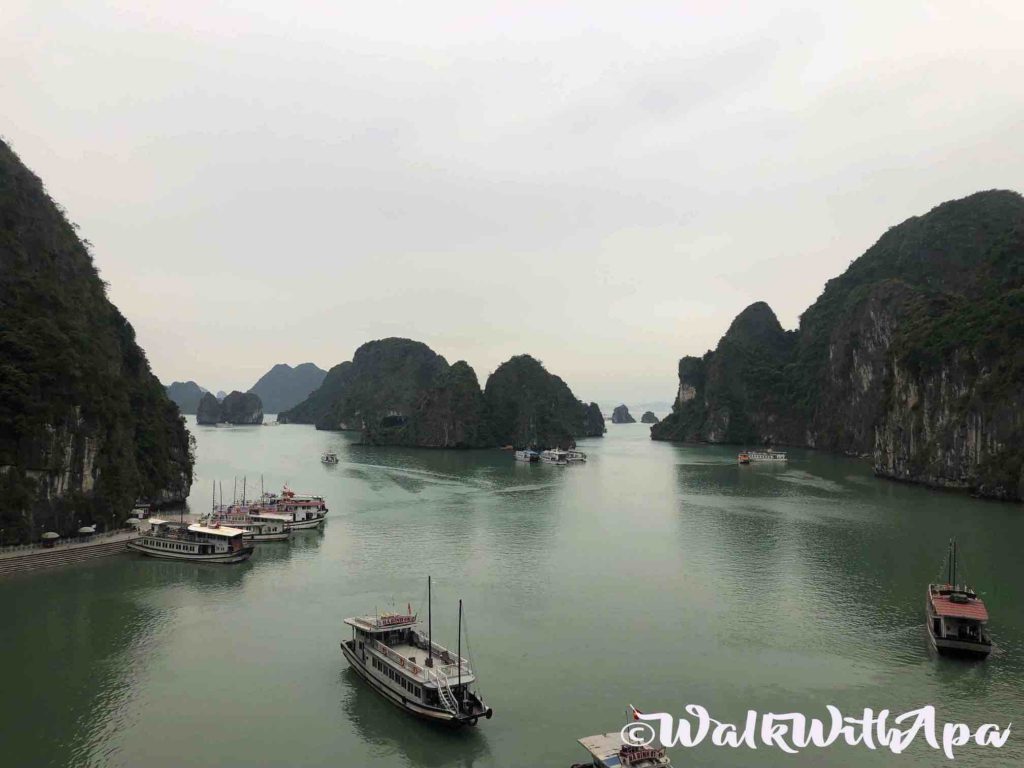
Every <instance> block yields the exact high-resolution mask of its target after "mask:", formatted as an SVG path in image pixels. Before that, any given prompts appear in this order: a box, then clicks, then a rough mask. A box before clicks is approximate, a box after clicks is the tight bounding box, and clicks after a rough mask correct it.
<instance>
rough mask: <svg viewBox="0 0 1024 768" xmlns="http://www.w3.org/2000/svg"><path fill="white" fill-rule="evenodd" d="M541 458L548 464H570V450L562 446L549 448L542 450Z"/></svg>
mask: <svg viewBox="0 0 1024 768" xmlns="http://www.w3.org/2000/svg"><path fill="white" fill-rule="evenodd" d="M540 460H541V461H543V462H545V463H546V464H568V463H569V452H568V451H563V450H562V449H561V448H549V449H548V450H546V451H541V452H540Z"/></svg>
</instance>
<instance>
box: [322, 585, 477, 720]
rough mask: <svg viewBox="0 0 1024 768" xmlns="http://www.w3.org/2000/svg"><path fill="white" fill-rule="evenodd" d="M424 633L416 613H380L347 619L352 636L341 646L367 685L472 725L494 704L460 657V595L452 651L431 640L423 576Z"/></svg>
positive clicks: (407, 706) (428, 714)
mask: <svg viewBox="0 0 1024 768" xmlns="http://www.w3.org/2000/svg"><path fill="white" fill-rule="evenodd" d="M427 584H428V586H427V606H428V607H427V633H426V635H424V634H423V633H422V632H421V631H419V629H418V628H417V622H416V614H414V613H413V612H412V608H411V606H410V608H409V612H408V613H407V614H403V613H384V614H378V615H374V616H356V617H352V618H348V619H345V623H346V624H347V625H349V626H350V627H351V628H352V639H350V640H343V641H342V643H341V651H342V653H343V654H344V655H345V659H346V660H347V661H348V663H349V665H350V666H351V667H352V669H354V670H355V671H356V673H358V674H359V676H360V677H362V678H363V679H364V680H365V681H366V682H367V683H368V684H369V685H370V687H371V688H373V689H374V690H375V691H376V692H377V693H379V694H380V695H381V696H383V697H384V698H385V699H387V700H388V701H390V702H391V703H392V704H395V705H397V706H399V707H401V708H402V709H404V710H405V711H407V712H411V713H412V714H414V715H418V716H420V717H423V718H425V719H428V720H433V721H437V722H444V723H451V724H453V725H476V723H477V721H478V720H479V719H480V718H481V717H483V718H486V719H490V717H491V715H492V714H494V712H493V710H492V709H491V708H490V707H488V706H487V705H486V704H484V702H483V700H482V699H481V698H480V696H479V695H478V694H477V693H475V692H474V690H473V684H474V683H475V682H476V675H475V674H474V673H473V670H472V669H471V668H470V666H469V663H468V661H467V660H466V659H464V658H463V657H462V601H461V600H460V601H459V648H458V653H452V652H451V651H449V650H448V649H447V648H444V647H443V646H440V645H438V644H437V643H435V642H433V640H432V638H431V623H430V608H429V606H430V586H429V580H428V582H427Z"/></svg>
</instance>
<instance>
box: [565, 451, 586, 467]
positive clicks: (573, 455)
mask: <svg viewBox="0 0 1024 768" xmlns="http://www.w3.org/2000/svg"><path fill="white" fill-rule="evenodd" d="M565 460H566V461H568V462H569V463H570V464H573V463H579V462H584V461H586V460H587V454H585V453H584V452H583V451H566V455H565Z"/></svg>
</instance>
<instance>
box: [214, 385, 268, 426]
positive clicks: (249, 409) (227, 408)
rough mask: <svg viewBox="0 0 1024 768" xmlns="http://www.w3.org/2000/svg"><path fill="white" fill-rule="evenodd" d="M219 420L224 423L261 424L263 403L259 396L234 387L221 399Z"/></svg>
mask: <svg viewBox="0 0 1024 768" xmlns="http://www.w3.org/2000/svg"><path fill="white" fill-rule="evenodd" d="M220 420H221V421H223V422H224V423H226V424H262V423H263V403H262V402H261V401H260V396H259V395H257V394H255V393H254V392H239V391H238V390H237V389H236V390H235V391H233V392H232V393H231V394H229V395H227V396H226V397H225V398H224V399H223V400H222V401H221V403H220Z"/></svg>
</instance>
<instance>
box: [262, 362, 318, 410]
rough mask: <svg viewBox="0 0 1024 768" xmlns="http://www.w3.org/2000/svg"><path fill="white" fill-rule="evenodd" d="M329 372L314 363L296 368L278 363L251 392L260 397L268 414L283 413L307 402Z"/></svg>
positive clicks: (303, 364)
mask: <svg viewBox="0 0 1024 768" xmlns="http://www.w3.org/2000/svg"><path fill="white" fill-rule="evenodd" d="M326 376H327V371H325V370H323V369H321V368H318V367H317V366H315V365H314V364H313V363H302V364H301V365H296V366H295V367H294V368H292V366H290V365H288V364H286V363H278V364H277V365H275V366H274V367H273V368H271V369H270V370H269V371H267V372H266V373H265V374H263V375H262V376H261V377H260V379H259V381H257V382H256V383H255V384H253V385H252V388H251V389H250V390H249V391H250V392H252V393H253V394H256V395H258V396H259V398H260V400H261V401H262V402H263V409H264V410H265V411H266V412H267V413H281V412H282V411H287V410H289V409H290V408H294V407H295V406H296V405H298V404H299V403H301V402H302V401H303V400H305V399H306V398H307V397H309V395H310V394H311V393H312V392H313V391H315V390H316V389H317V388H318V387H320V385H321V384H323V383H324V378H325V377H326Z"/></svg>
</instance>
